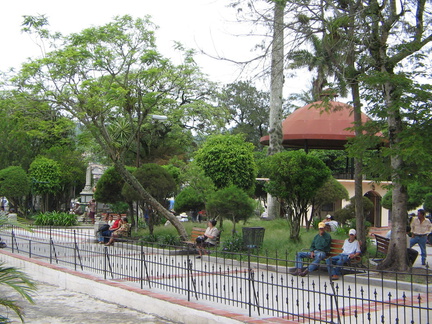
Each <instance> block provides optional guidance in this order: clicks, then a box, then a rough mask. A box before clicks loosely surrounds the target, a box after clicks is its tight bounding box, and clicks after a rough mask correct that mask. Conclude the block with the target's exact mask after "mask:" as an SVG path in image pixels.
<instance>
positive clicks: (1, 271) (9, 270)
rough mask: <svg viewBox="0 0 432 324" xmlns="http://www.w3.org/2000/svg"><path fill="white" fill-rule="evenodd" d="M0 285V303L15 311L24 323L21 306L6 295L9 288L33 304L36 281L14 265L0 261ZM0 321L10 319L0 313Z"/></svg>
mask: <svg viewBox="0 0 432 324" xmlns="http://www.w3.org/2000/svg"><path fill="white" fill-rule="evenodd" d="M0 286H2V289H1V291H2V296H1V297H0V305H1V306H2V307H5V308H6V309H10V310H12V311H13V312H15V313H16V314H17V315H18V316H19V318H20V319H21V321H22V322H23V323H24V312H23V309H22V306H20V305H19V304H18V303H17V301H16V300H13V299H11V298H10V297H8V295H10V294H9V293H10V292H9V290H14V291H15V292H17V293H18V294H19V295H20V296H21V297H22V298H24V299H25V300H27V301H28V302H30V303H32V304H33V303H34V302H33V298H32V293H33V292H34V291H36V283H35V282H34V281H33V280H31V278H30V277H29V276H28V275H27V274H25V273H24V272H22V271H20V270H18V269H17V268H14V267H6V266H5V265H4V263H3V262H0ZM8 288H10V289H8ZM0 323H10V321H9V320H8V318H7V317H6V316H3V315H0Z"/></svg>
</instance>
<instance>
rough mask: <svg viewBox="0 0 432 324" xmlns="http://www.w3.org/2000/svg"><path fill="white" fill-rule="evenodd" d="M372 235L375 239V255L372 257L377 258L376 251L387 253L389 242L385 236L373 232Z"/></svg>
mask: <svg viewBox="0 0 432 324" xmlns="http://www.w3.org/2000/svg"><path fill="white" fill-rule="evenodd" d="M373 236H375V241H376V253H375V257H374V258H373V259H374V260H377V256H378V253H381V254H383V255H387V252H388V248H389V244H390V239H388V238H387V237H385V236H381V235H378V234H373Z"/></svg>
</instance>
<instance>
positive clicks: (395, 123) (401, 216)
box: [378, 82, 408, 271]
mask: <svg viewBox="0 0 432 324" xmlns="http://www.w3.org/2000/svg"><path fill="white" fill-rule="evenodd" d="M393 90H394V88H393V86H392V85H391V84H390V82H386V83H385V84H384V95H385V102H386V108H387V111H388V117H387V124H388V129H389V142H390V143H389V144H390V149H391V150H392V151H393V150H394V152H399V150H398V149H397V146H398V144H399V142H400V134H401V132H402V130H403V122H402V117H401V115H400V108H399V107H394V104H393V99H392V93H393ZM390 165H391V170H392V183H393V195H392V233H391V239H390V245H389V250H388V253H387V256H386V258H385V259H384V260H383V261H382V262H381V263H380V264H379V265H378V269H392V270H398V271H405V270H407V269H408V262H407V249H406V244H407V243H406V222H407V201H408V195H407V189H406V186H404V185H403V184H402V181H401V177H400V175H399V172H400V170H403V168H404V162H403V159H402V157H401V156H400V154H399V153H394V154H393V155H392V156H391V157H390Z"/></svg>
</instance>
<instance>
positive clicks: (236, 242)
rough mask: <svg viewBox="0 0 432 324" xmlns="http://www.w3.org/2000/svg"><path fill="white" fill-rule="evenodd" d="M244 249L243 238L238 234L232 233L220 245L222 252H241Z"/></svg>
mask: <svg viewBox="0 0 432 324" xmlns="http://www.w3.org/2000/svg"><path fill="white" fill-rule="evenodd" d="M244 249H245V248H244V244H243V237H242V236H241V235H240V234H238V233H234V234H233V235H232V236H231V237H228V238H226V239H225V240H224V241H223V243H222V251H223V252H242V251H244Z"/></svg>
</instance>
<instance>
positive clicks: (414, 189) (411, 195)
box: [381, 181, 431, 210]
mask: <svg viewBox="0 0 432 324" xmlns="http://www.w3.org/2000/svg"><path fill="white" fill-rule="evenodd" d="M430 190H431V187H430V186H426V185H422V184H420V183H418V182H416V181H415V182H410V183H409V184H408V187H407V193H408V201H407V210H412V209H415V208H416V207H418V206H420V205H421V204H423V203H424V201H425V197H426V195H427V194H428V193H429V192H430ZM392 201H393V190H392V189H390V190H389V191H387V192H386V194H385V195H384V197H383V199H382V201H381V203H382V206H383V207H384V208H386V209H389V210H391V209H392Z"/></svg>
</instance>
